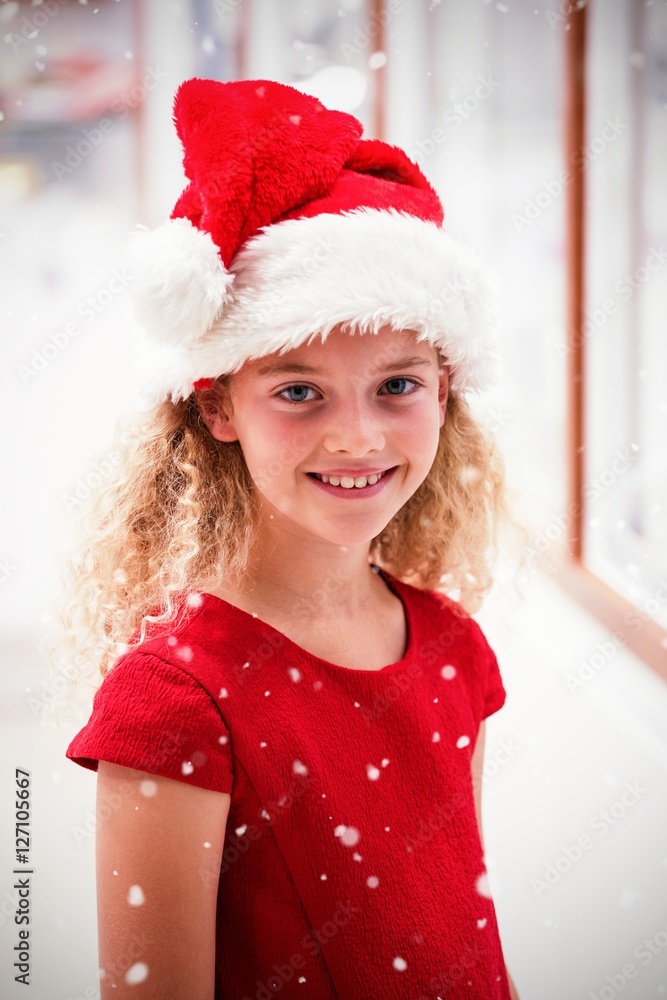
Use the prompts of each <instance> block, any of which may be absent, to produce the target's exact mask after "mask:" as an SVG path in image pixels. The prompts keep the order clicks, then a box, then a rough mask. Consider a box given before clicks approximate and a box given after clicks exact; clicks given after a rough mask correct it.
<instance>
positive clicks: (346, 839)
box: [334, 824, 389, 847]
mask: <svg viewBox="0 0 667 1000" xmlns="http://www.w3.org/2000/svg"><path fill="white" fill-rule="evenodd" d="M387 829H389V828H388V827H387ZM334 836H335V837H338V838H339V839H340V842H341V844H343V845H344V846H345V847H356V845H357V844H358V843H359V841H360V840H361V834H360V833H359V831H358V830H357V828H356V826H344V825H342V824H341V826H337V827H336V829H335V830H334Z"/></svg>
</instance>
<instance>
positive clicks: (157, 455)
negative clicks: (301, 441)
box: [44, 358, 529, 715]
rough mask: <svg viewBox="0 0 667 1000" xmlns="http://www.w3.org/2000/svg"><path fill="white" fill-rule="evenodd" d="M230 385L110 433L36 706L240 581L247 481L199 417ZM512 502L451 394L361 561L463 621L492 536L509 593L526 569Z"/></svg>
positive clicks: (499, 462)
mask: <svg viewBox="0 0 667 1000" xmlns="http://www.w3.org/2000/svg"><path fill="white" fill-rule="evenodd" d="M443 360H445V359H442V358H441V361H443ZM445 363H446V362H445ZM228 378H229V376H221V377H220V378H219V379H216V380H214V381H213V384H212V386H211V389H210V390H204V391H198V392H193V393H192V394H191V395H190V396H189V397H188V398H187V399H184V400H179V401H178V402H177V403H173V402H172V401H171V400H167V401H165V402H162V403H160V404H159V405H157V406H155V407H154V408H153V410H152V411H150V412H149V413H143V412H142V413H135V414H131V415H129V416H128V417H125V418H124V419H123V420H121V421H119V423H118V424H117V427H116V433H117V437H118V441H119V443H118V445H117V446H116V448H117V450H118V451H119V453H120V462H119V468H118V474H117V477H116V479H115V481H113V482H112V483H110V484H109V485H107V487H106V488H104V489H103V490H102V491H101V492H100V493H98V494H97V496H96V497H95V499H94V501H93V503H92V505H91V507H90V508H89V510H88V511H87V512H86V514H85V516H84V518H83V519H82V522H81V526H80V532H79V538H80V542H79V544H78V546H77V547H76V549H75V550H73V551H71V552H70V553H69V554H68V556H67V557H66V558H65V559H64V562H63V565H64V572H63V573H62V574H61V582H62V587H63V592H62V594H61V595H60V597H59V598H58V601H59V603H57V605H56V606H55V610H54V614H53V615H52V622H53V623H54V624H52V625H51V629H50V632H51V635H50V637H49V639H48V640H47V644H46V645H47V653H48V657H49V660H50V664H51V669H52V671H53V672H54V676H56V677H57V678H58V680H59V684H57V685H56V687H55V696H54V697H52V698H50V699H49V705H48V706H47V708H51V709H53V710H55V711H56V712H60V711H61V710H62V709H63V708H64V707H66V708H67V709H68V710H71V709H72V707H73V705H74V700H75V699H74V694H75V690H76V692H77V693H78V694H81V693H82V687H83V689H84V692H85V691H86V689H87V693H84V699H85V701H88V700H89V698H90V692H91V689H92V690H95V689H96V688H97V687H98V686H99V684H100V683H101V681H102V679H103V678H104V677H105V676H106V674H107V673H108V672H109V669H110V668H111V666H112V665H113V663H114V662H115V660H116V659H117V658H118V656H119V655H120V654H121V653H123V652H126V651H127V650H128V649H131V648H134V646H136V645H139V644H140V643H141V642H143V641H145V639H146V638H147V637H148V636H149V635H150V636H153V635H156V634H165V633H167V632H168V631H170V630H173V629H174V628H176V627H178V623H179V621H180V620H181V619H182V617H183V615H184V614H185V613H187V608H188V604H189V596H190V595H191V594H193V593H196V592H197V591H204V592H205V591H206V584H207V582H210V580H211V579H214V578H215V577H216V576H217V577H218V579H219V574H220V567H221V566H224V567H225V570H226V574H227V578H228V579H229V580H230V581H234V580H241V579H242V578H243V575H244V572H245V571H246V568H247V566H248V562H249V558H250V554H251V550H252V545H253V540H254V538H255V529H256V525H257V519H258V510H257V505H256V502H255V500H254V496H253V483H252V480H251V477H250V474H249V472H248V469H247V466H246V463H245V459H244V457H243V453H242V451H241V446H240V444H239V442H238V441H234V442H231V443H228V442H221V441H218V440H217V439H215V438H214V437H213V435H212V434H211V433H210V431H209V429H208V426H207V424H206V421H205V419H204V414H205V411H206V409H207V408H210V406H211V405H212V403H213V405H215V392H216V386H217V385H218V384H225V383H226V381H227V379H228ZM210 393H213V396H211V395H210ZM515 502H516V497H515V495H514V494H513V493H510V491H509V490H508V488H507V485H506V481H505V464H504V460H503V457H502V455H501V452H500V450H499V447H498V445H497V443H496V441H495V439H494V437H493V435H492V434H491V432H490V431H489V430H488V429H486V428H485V427H484V426H482V424H481V423H480V422H478V421H477V420H476V419H475V417H474V416H473V414H472V411H471V409H470V407H469V405H468V403H467V402H466V400H465V399H464V398H463V397H462V396H459V395H458V394H456V393H453V392H451V391H450V392H449V394H448V398H447V408H446V415H445V421H444V424H443V426H442V428H441V429H440V437H439V443H438V448H437V453H436V456H435V459H434V461H433V464H432V467H431V469H430V471H429V474H428V475H427V477H426V479H425V480H424V482H423V483H422V484H421V486H420V487H419V488H418V489H417V491H416V492H415V493H414V494H413V496H412V497H410V499H409V500H408V501H407V502H406V503H405V504H404V506H403V507H402V508H401V509H400V510H399V511H398V512H397V513H396V514H395V515H394V517H393V518H392V519H391V521H390V522H389V523H388V524H387V525H386V527H385V528H384V529H383V531H382V532H381V533H380V534H379V535H377V536H376V537H375V538H373V539H372V540H371V542H370V546H369V562H372V563H375V564H376V565H378V566H380V567H382V568H383V569H385V570H386V571H387V572H389V573H390V574H391V575H392V576H394V577H396V578H397V579H399V580H402V581H404V582H406V583H410V584H412V585H413V586H416V587H419V588H423V589H433V590H438V591H440V592H442V593H444V594H447V595H448V596H449V597H451V598H452V599H454V600H457V601H458V602H459V603H460V605H461V608H462V610H463V613H464V614H472V613H474V612H475V611H476V610H477V609H478V608H479V607H480V606H481V603H482V601H483V598H484V597H485V595H486V594H487V593H488V591H489V590H490V588H491V586H492V584H493V569H494V565H495V562H496V559H497V557H498V555H499V552H500V545H499V541H500V537H501V534H503V533H506V534H507V538H508V539H510V540H511V539H512V538H513V539H514V541H515V542H516V545H515V546H512V547H513V548H514V549H515V552H516V553H518V554H519V557H518V559H516V560H514V559H513V562H516V565H517V569H516V572H515V576H514V586H515V587H516V586H517V584H516V581H517V579H518V576H519V574H520V572H521V571H522V570H523V568H524V565H525V559H524V557H523V555H522V553H523V551H524V550H525V548H526V543H527V542H528V540H529V536H528V532H527V531H526V529H525V528H523V527H522V523H521V521H522V518H521V517H519V516H518V514H517V513H516V512H515V511H514V509H513V507H514V503H515ZM517 589H519V588H517ZM522 596H523V595H522ZM85 701H84V704H85ZM82 707H83V706H82ZM44 714H45V715H47V714H48V711H47V712H45V713H44Z"/></svg>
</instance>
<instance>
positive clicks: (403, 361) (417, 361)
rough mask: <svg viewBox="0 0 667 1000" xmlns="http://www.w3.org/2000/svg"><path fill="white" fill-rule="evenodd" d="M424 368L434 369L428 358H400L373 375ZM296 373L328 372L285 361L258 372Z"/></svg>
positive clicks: (274, 373)
mask: <svg viewBox="0 0 667 1000" xmlns="http://www.w3.org/2000/svg"><path fill="white" fill-rule="evenodd" d="M415 367H424V368H432V367H433V365H432V363H431V362H430V361H428V360H427V359H426V358H423V357H421V356H415V357H409V358H399V360H398V361H392V362H391V364H388V365H379V366H378V367H377V368H374V369H373V374H376V373H379V372H393V371H400V370H401V369H402V368H415ZM290 372H294V373H295V374H298V375H326V374H327V371H326V370H325V369H322V368H313V367H312V366H311V365H303V364H299V363H298V362H295V361H283V362H276V363H275V364H271V365H263V366H262V367H261V368H259V369H258V370H257V374H258V375H280V374H288V373H290Z"/></svg>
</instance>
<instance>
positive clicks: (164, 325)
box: [63, 79, 516, 1000]
mask: <svg viewBox="0 0 667 1000" xmlns="http://www.w3.org/2000/svg"><path fill="white" fill-rule="evenodd" d="M174 121H175V124H176V128H177V131H178V134H179V137H180V140H181V142H182V144H183V149H184V166H185V171H186V174H187V177H188V179H189V183H188V186H187V187H186V189H185V190H184V192H183V194H182V195H181V197H180V198H179V200H178V202H177V204H176V206H175V208H174V210H173V212H172V214H171V218H170V220H169V221H168V222H167V223H165V224H164V225H163V226H161V227H159V228H158V229H156V230H155V231H154V232H148V231H140V232H139V233H137V234H135V235H134V238H133V240H132V241H131V245H130V266H131V269H132V270H133V272H134V278H135V280H134V288H135V289H136V291H135V302H134V308H135V312H136V315H137V318H138V319H139V321H140V323H141V326H142V327H143V333H142V337H143V351H144V354H143V369H142V370H143V374H144V377H145V384H146V387H147V401H148V404H149V405H148V411H147V412H146V411H142V412H141V413H140V414H139V413H138V414H137V416H136V417H135V418H133V421H134V422H133V423H132V424H131V426H130V429H129V433H128V439H127V440H126V442H125V454H124V461H123V472H122V474H121V476H120V477H119V479H118V481H117V482H116V483H115V484H114V485H113V486H112V487H111V488H110V489H109V490H108V491H107V493H106V494H104V495H102V496H101V497H100V498H99V500H98V502H97V506H96V509H95V512H94V516H93V517H92V518H91V525H90V537H89V538H88V540H87V542H86V543H85V548H84V553H83V555H82V556H81V558H80V559H79V561H78V563H77V564H76V567H75V572H74V573H73V574H72V582H71V584H70V586H71V590H72V596H71V600H70V602H69V605H68V607H67V609H66V611H65V612H64V615H63V619H64V622H65V625H66V627H67V629H68V632H69V634H70V636H72V637H77V638H79V642H80V645H82V646H83V648H84V651H85V650H86V649H89V650H90V649H91V648H97V649H99V640H100V639H101V640H103V642H104V644H105V648H104V652H103V656H102V658H101V662H100V663H99V672H100V673H101V676H102V678H103V680H102V683H101V685H100V686H99V689H98V690H97V692H96V694H95V698H94V702H93V708H92V714H91V717H90V720H89V722H88V723H87V725H86V726H84V728H83V729H82V730H81V731H80V732H79V733H78V734H77V735H76V736H75V737H74V739H73V740H72V742H71V743H70V745H69V747H68V749H67V756H68V757H69V758H70V759H71V760H73V761H75V762H76V763H78V764H81V765H83V766H84V767H87V768H90V769H92V770H97V772H98V779H97V796H98V800H97V801H98V821H97V827H96V842H97V843H96V849H97V896H98V913H99V927H98V931H99V948H100V982H101V993H102V997H103V998H105V1000H107V998H111V997H114V998H116V1000H120V998H122V997H129V996H132V997H137V998H139V997H141V998H151V1000H166V998H178V1000H211V998H216V1000H217V998H222V997H225V998H233V1000H241V998H244V1000H248V998H257V1000H267V998H270V997H272V996H273V995H274V994H275V993H280V994H281V995H282V996H283V997H299V998H301V1000H306V998H307V1000H324V998H334V997H337V998H340V1000H357V998H364V1000H366V998H373V1000H380V998H381V1000H389V998H407V997H411V998H415V1000H416V998H421V1000H436V998H437V997H445V996H446V997H447V998H448V1000H449V998H479V1000H482V998H483V1000H490V998H498V1000H501V998H502V1000H507V998H510V997H514V998H516V992H515V991H514V988H513V986H512V984H511V982H510V980H509V977H508V975H507V972H506V968H505V963H504V957H503V952H502V948H501V944H500V939H499V933H498V926H497V922H496V915H495V909H494V905H493V901H492V898H491V894H490V892H489V887H488V880H487V875H486V869H485V866H484V855H483V851H484V848H483V842H482V836H481V830H480V827H479V820H480V815H481V804H480V787H481V768H482V763H483V753H484V721H483V720H484V719H485V718H486V717H488V716H489V715H490V714H492V713H493V712H496V711H498V710H499V709H500V708H501V706H502V705H503V703H504V700H505V690H504V687H503V683H502V679H501V676H500V673H499V669H498V664H497V661H496V658H495V656H494V654H493V652H492V650H491V648H490V647H489V645H488V643H487V642H486V640H485V638H484V636H483V634H482V631H481V629H480V627H479V626H478V625H477V623H476V622H475V621H474V619H473V618H471V617H470V612H471V610H474V609H475V608H477V607H479V604H480V601H481V598H482V597H483V595H484V593H485V592H486V591H488V589H489V587H490V585H491V570H490V566H489V563H488V550H489V546H490V544H491V543H495V542H496V535H497V529H498V527H499V526H500V525H501V524H507V525H510V526H511V525H512V524H513V523H514V524H515V526H516V521H515V520H514V519H513V516H512V515H511V513H510V509H509V506H508V499H507V494H506V490H505V487H504V484H503V464H502V461H501V458H500V455H499V453H498V451H497V450H496V448H495V446H494V444H493V442H492V441H491V440H490V438H489V437H488V436H487V435H486V433H485V432H483V430H482V429H481V428H480V427H479V426H478V425H477V423H476V422H475V421H474V419H473V417H472V415H471V412H470V410H469V408H468V405H467V403H466V402H465V399H464V394H465V392H466V391H472V390H479V389H482V388H484V387H485V386H486V385H487V384H488V383H489V381H490V377H491V375H492V361H493V357H494V355H493V351H492V339H493V329H492V322H493V312H492V308H491V305H490V302H491V298H492V296H493V293H494V282H493V281H492V280H491V279H490V278H489V277H488V275H487V274H486V272H485V271H484V269H483V267H482V266H481V264H480V263H479V261H478V260H477V258H476V256H475V255H474V254H473V253H472V252H471V251H470V250H468V249H466V248H465V247H461V246H459V245H457V244H456V242H455V241H454V240H453V239H452V238H451V237H450V236H449V235H448V234H446V233H445V232H444V230H443V229H442V222H443V211H442V206H441V204H440V200H439V198H438V196H437V194H436V193H435V191H434V190H433V188H432V187H431V185H430V184H429V183H428V181H427V180H426V178H425V177H424V176H423V174H422V173H421V171H420V170H419V169H418V168H417V167H416V166H415V165H414V164H413V163H412V162H411V161H410V160H409V159H408V158H407V156H406V155H405V153H403V152H402V151H401V150H400V149H398V148H396V147H392V146H389V145H387V144H385V143H383V142H380V141H378V140H364V139H362V138H361V133H362V126H361V124H360V123H359V122H358V121H357V120H356V119H355V118H353V117H352V116H350V115H348V114H344V113H341V112H337V111H331V110H328V109H327V108H325V107H324V106H323V105H322V104H321V103H320V102H319V101H318V100H316V99H315V98H313V97H310V96H307V95H304V94H302V93H300V92H299V91H297V90H296V89H294V88H292V87H288V86H285V85H282V84H278V83H275V82H272V81H268V80H246V81H236V82H232V83H219V82H217V81H212V80H200V79H192V80H188V81H186V82H185V83H183V84H182V85H181V86H180V87H179V89H178V91H177V94H176V99H175V104H174ZM445 591H449V592H450V596H446V595H445ZM453 591H456V593H457V594H458V598H457V599H455V598H454V597H453V596H452V595H451V592H453ZM81 636H85V638H84V640H83V641H81V638H80V637H81ZM86 642H88V643H89V645H88V646H86V645H85V644H86ZM93 644H94V645H93Z"/></svg>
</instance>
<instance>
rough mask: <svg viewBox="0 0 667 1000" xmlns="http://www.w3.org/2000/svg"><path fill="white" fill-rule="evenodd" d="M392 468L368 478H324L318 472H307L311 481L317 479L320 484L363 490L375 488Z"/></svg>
mask: <svg viewBox="0 0 667 1000" xmlns="http://www.w3.org/2000/svg"><path fill="white" fill-rule="evenodd" d="M394 468H395V466H394V467H393V468H391V469H384V470H383V471H382V472H377V473H373V474H371V475H370V476H325V475H320V474H319V473H318V472H309V473H308V475H309V476H311V477H312V478H313V479H318V480H319V481H320V482H321V483H328V484H329V485H330V486H342V488H343V489H344V490H354V489H356V490H363V489H364V488H365V487H367V486H375V484H376V483H378V482H379V481H380V480H381V479H382V477H383V476H384V475H386V474H387V473H388V472H393V471H394Z"/></svg>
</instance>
